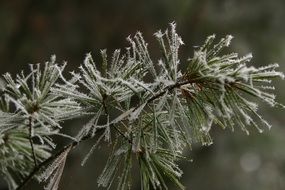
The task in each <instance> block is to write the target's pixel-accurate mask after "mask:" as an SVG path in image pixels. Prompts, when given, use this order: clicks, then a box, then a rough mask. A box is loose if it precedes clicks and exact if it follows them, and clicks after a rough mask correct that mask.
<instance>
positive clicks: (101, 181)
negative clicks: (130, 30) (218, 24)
mask: <svg viewBox="0 0 285 190" xmlns="http://www.w3.org/2000/svg"><path fill="white" fill-rule="evenodd" d="M154 36H155V37H156V39H157V40H158V42H159V47H160V49H161V53H162V58H161V59H160V60H158V64H156V63H154V62H153V60H152V59H151V57H150V54H149V52H148V49H147V43H146V42H145V41H144V39H143V37H142V34H141V33H140V32H138V33H137V34H136V35H135V36H133V37H128V38H127V40H128V41H129V44H130V47H128V48H126V50H125V51H124V53H122V52H121V50H115V51H114V53H113V54H112V57H111V58H108V57H107V53H106V50H102V51H101V55H102V62H101V67H100V68H98V67H97V66H98V65H100V64H95V63H94V61H93V59H92V56H91V55H90V54H87V56H86V58H85V60H84V63H83V65H81V66H80V67H79V69H78V72H70V74H71V75H70V77H69V78H67V77H65V76H64V75H65V74H63V71H64V68H65V65H66V64H65V63H64V64H61V65H59V64H57V63H56V59H55V56H52V57H51V60H50V61H48V62H46V63H45V64H36V65H31V66H30V73H28V74H25V73H23V72H21V73H20V74H18V75H17V76H16V77H15V78H13V77H11V75H10V74H9V73H6V74H4V75H3V80H2V82H1V99H0V172H1V175H2V176H3V177H4V178H5V180H6V181H7V182H8V184H9V188H10V189H22V188H23V187H24V186H25V185H26V184H27V183H28V182H29V181H30V180H32V179H37V180H39V182H46V183H47V185H46V186H45V189H47V190H56V189H57V188H58V185H59V182H60V178H61V175H62V172H63V169H64V165H65V161H66V158H67V156H68V154H69V153H70V152H71V151H72V149H73V148H75V147H76V146H77V145H78V144H79V143H82V142H83V141H85V140H87V139H91V140H93V141H94V145H93V147H92V148H91V150H90V152H89V153H88V154H87V155H86V157H85V158H84V159H83V161H82V165H84V164H85V163H86V162H87V161H88V158H89V156H91V155H92V152H94V151H95V150H96V148H97V146H98V145H99V144H103V143H106V144H108V145H110V146H112V149H111V152H110V156H109V158H108V161H107V163H106V166H105V169H104V170H103V172H102V174H101V175H100V176H99V178H98V185H99V186H103V187H106V188H109V189H110V188H111V186H112V189H114V188H115V187H116V188H117V189H118V190H124V189H130V188H131V178H130V174H131V173H132V172H134V171H132V166H133V165H134V164H135V165H137V166H138V167H139V171H138V172H139V174H140V178H141V189H143V190H149V189H167V186H166V183H165V180H166V179H168V180H171V181H172V182H173V183H175V184H176V185H177V186H178V187H179V188H180V189H184V186H183V185H182V184H181V183H180V181H179V178H180V177H181V175H182V171H181V170H180V169H179V167H178V165H177V161H178V160H180V159H184V158H185V157H184V156H183V150H184V149H185V148H186V147H190V148H191V145H192V144H193V143H200V144H201V145H210V144H212V139H211V136H210V131H211V128H212V126H220V127H222V128H230V129H231V130H234V127H235V126H239V127H240V128H241V129H242V130H243V131H245V132H246V133H247V134H248V133H249V131H248V128H249V127H255V128H256V129H257V130H258V131H259V132H262V131H263V128H264V127H263V126H265V127H268V128H270V127H271V126H270V124H268V123H267V122H266V121H265V120H264V119H263V118H262V116H261V115H259V114H258V113H257V108H258V106H257V104H256V103H255V102H252V101H251V100H252V98H251V97H254V98H255V99H260V100H261V101H263V102H265V103H267V104H269V105H270V106H274V107H275V106H278V107H284V106H282V105H281V104H279V103H277V102H276V101H275V96H274V94H272V92H270V91H272V90H274V87H273V86H270V83H271V79H273V78H278V77H279V78H284V75H283V73H281V72H276V71H275V69H276V68H277V67H278V65H277V64H271V65H268V66H265V67H260V68H255V67H253V66H250V67H248V66H247V64H248V62H250V60H251V58H252V56H251V54H248V55H246V56H244V57H239V56H238V54H236V53H231V54H226V55H223V54H221V52H222V51H223V49H224V48H226V47H228V46H229V45H230V42H231V39H232V36H230V35H228V36H226V37H225V38H222V39H221V40H220V41H218V42H217V43H215V42H214V39H215V36H214V35H212V36H209V37H208V38H207V40H206V41H205V43H204V45H202V46H201V47H199V48H196V49H195V51H194V55H193V57H192V58H191V59H188V60H187V61H185V62H184V63H183V64H186V65H187V69H186V70H183V71H182V70H180V69H179V65H180V60H179V56H178V50H179V47H180V46H181V45H183V41H182V39H181V38H180V36H178V34H177V33H176V30H175V24H174V23H172V24H170V28H169V30H166V31H165V32H161V31H159V32H157V33H155V35H154ZM110 113H112V114H110ZM87 116H88V117H89V118H91V119H90V120H89V121H88V122H86V124H85V125H84V126H83V127H82V128H81V129H79V132H78V135H77V136H76V137H70V136H68V135H66V134H62V133H61V132H60V130H61V128H62V126H63V123H64V121H66V120H70V119H74V118H79V117H87ZM55 135H60V136H62V137H67V138H69V139H71V143H70V144H68V145H66V146H65V147H63V148H62V149H61V150H59V151H58V152H56V153H54V151H53V149H54V148H55V146H56V143H55V142H54V140H53V136H55Z"/></svg>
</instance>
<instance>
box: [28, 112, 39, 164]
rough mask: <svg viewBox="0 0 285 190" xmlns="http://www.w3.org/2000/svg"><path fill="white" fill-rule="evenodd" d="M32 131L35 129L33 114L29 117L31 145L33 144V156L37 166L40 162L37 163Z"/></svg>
mask: <svg viewBox="0 0 285 190" xmlns="http://www.w3.org/2000/svg"><path fill="white" fill-rule="evenodd" d="M32 131H33V118H32V116H30V117H29V141H30V145H31V149H32V156H33V160H34V164H35V168H36V167H37V165H38V163H37V156H36V153H35V147H34V143H33V135H32V134H33V133H32Z"/></svg>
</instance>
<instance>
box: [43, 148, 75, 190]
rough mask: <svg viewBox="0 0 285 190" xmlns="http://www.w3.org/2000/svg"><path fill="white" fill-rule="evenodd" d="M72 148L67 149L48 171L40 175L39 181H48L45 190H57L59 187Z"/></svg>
mask: <svg viewBox="0 0 285 190" xmlns="http://www.w3.org/2000/svg"><path fill="white" fill-rule="evenodd" d="M71 148H72V146H69V147H68V148H66V150H65V151H64V152H62V153H61V154H60V155H59V156H58V157H57V158H56V159H55V160H54V161H53V162H52V163H51V164H50V165H49V166H48V167H47V168H46V169H45V171H44V172H43V173H41V174H40V175H39V179H40V180H43V181H47V180H49V182H48V185H47V186H46V187H45V190H57V189H58V185H59V182H60V179H61V175H62V173H63V169H64V166H65V161H66V157H67V155H68V153H69V151H70V150H71Z"/></svg>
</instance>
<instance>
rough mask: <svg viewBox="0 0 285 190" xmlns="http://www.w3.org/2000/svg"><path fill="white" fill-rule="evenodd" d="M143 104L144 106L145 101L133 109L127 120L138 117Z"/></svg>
mask: <svg viewBox="0 0 285 190" xmlns="http://www.w3.org/2000/svg"><path fill="white" fill-rule="evenodd" d="M145 106H146V103H144V104H142V105H141V106H139V107H138V108H136V109H134V111H133V112H132V113H131V114H130V116H129V121H133V120H136V119H137V118H138V117H139V115H140V113H141V112H142V110H143V109H144V107H145Z"/></svg>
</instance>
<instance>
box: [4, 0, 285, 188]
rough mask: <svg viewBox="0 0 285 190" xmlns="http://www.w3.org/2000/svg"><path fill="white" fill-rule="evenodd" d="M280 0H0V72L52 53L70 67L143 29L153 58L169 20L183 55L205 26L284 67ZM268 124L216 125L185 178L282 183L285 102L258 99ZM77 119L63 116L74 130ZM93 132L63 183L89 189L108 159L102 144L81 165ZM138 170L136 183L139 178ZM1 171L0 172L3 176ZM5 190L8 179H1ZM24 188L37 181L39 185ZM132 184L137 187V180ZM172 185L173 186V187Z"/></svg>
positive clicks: (280, 94) (202, 184)
mask: <svg viewBox="0 0 285 190" xmlns="http://www.w3.org/2000/svg"><path fill="white" fill-rule="evenodd" d="M284 20H285V1H284V0H270V1H269V0H175V1H174V0H173V1H171V0H144V1H143V0H94V1H91V0H89V1H84V0H81V1H79V0H78V1H75V0H70V1H67V0H62V1H59V0H49V1H44V0H7V1H5V0H2V1H0V66H1V74H3V73H5V72H11V73H13V74H15V73H17V72H19V71H20V70H23V69H24V70H25V69H27V68H28V67H27V65H28V63H38V62H44V61H46V60H48V59H49V57H50V56H51V55H52V54H56V55H57V60H58V62H62V61H64V60H66V61H68V68H67V69H68V70H70V71H71V70H74V69H76V68H77V67H78V66H79V65H80V64H81V63H82V61H83V59H84V56H85V54H86V53H88V52H92V54H93V55H94V56H95V60H99V58H98V57H99V56H98V55H99V50H100V49H104V48H107V49H108V52H109V53H110V52H111V51H113V50H114V49H116V48H124V47H125V46H127V45H128V44H127V43H126V40H125V38H126V37H127V36H128V35H129V34H135V33H136V31H138V30H140V31H142V32H143V34H144V36H145V39H146V41H147V42H149V44H150V46H149V47H150V51H151V52H152V57H153V58H154V60H157V59H158V58H159V51H158V46H157V43H156V40H155V39H154V37H153V33H155V32H156V31H157V30H159V29H162V30H164V29H166V28H167V27H168V24H169V23H170V22H172V21H175V22H176V23H177V30H178V33H179V34H180V35H181V36H182V38H183V41H184V42H185V44H186V45H185V46H184V47H183V48H182V49H181V62H184V61H185V60H186V59H187V58H188V57H191V56H192V54H193V46H195V45H200V44H202V43H203V41H204V39H205V38H206V37H207V36H208V35H210V34H213V33H215V34H217V36H218V37H223V36H224V35H225V34H232V35H233V36H234V37H235V38H234V41H233V44H232V46H231V48H232V49H231V51H236V52H238V53H240V54H241V55H244V54H246V53H249V52H252V53H253V56H254V59H253V61H252V64H254V65H255V66H260V65H266V64H269V63H274V62H278V63H280V70H281V71H283V72H284V71H285V24H284ZM275 85H276V86H277V90H276V94H277V99H278V100H279V101H280V102H283V103H285V99H284V97H285V91H284V85H285V81H281V80H278V81H277V82H275ZM260 109H261V112H263V115H264V118H265V119H267V120H269V121H270V123H271V124H272V125H273V128H272V129H271V130H270V131H269V130H265V132H264V133H263V134H259V133H258V132H257V131H256V130H251V135H250V136H247V135H246V134H245V133H242V132H241V131H240V129H238V128H237V129H236V132H235V133H232V132H230V131H228V130H226V131H222V130H220V129H218V128H214V130H213V131H212V134H213V136H214V145H212V146H210V147H199V146H197V147H194V149H193V151H191V152H188V153H187V152H186V153H185V154H188V155H189V157H190V158H192V159H193V160H194V161H193V162H181V167H182V168H183V170H184V171H185V174H184V175H183V178H182V181H183V183H184V184H185V185H186V186H187V189H191V190H201V189H202V190H204V189H212V190H228V189H231V190H241V189H242V190H268V189H270V190H284V189H285V151H284V145H285V130H284V126H283V123H284V122H285V117H284V113H285V111H284V110H279V109H271V108H269V106H264V105H262V106H260ZM81 125H82V122H81V121H74V122H68V123H67V124H66V129H68V130H67V131H69V132H70V133H75V132H76V131H77V130H79V128H80V126H81ZM91 145H92V140H91V141H89V142H87V143H84V144H82V145H81V146H80V147H79V148H78V149H77V150H75V151H74V152H73V154H72V155H71V156H70V157H69V159H68V162H67V165H66V169H65V172H64V175H63V179H62V182H61V186H60V189H62V190H67V189H68V190H73V189H75V190H77V189H80V190H94V189H100V188H97V184H96V178H97V177H98V175H99V173H100V171H101V170H102V167H103V165H104V164H105V161H106V156H107V152H106V151H104V150H105V148H104V147H102V149H100V150H99V151H98V152H95V153H94V154H93V156H92V157H91V159H90V160H89V162H88V163H87V165H86V166H85V167H81V166H80V162H81V160H82V159H83V157H84V154H85V153H87V152H88V150H89V148H90V147H91ZM136 176H139V175H138V173H137V175H134V184H139V181H138V177H136ZM1 180H2V179H0V181H1ZM0 189H1V190H5V189H6V187H5V183H4V182H2V183H1V182H0ZM27 189H42V187H39V186H37V185H35V186H31V187H28V188H27ZM133 189H139V186H134V188H133ZM170 189H171V190H175V189H176V187H172V186H171V188H170Z"/></svg>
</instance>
